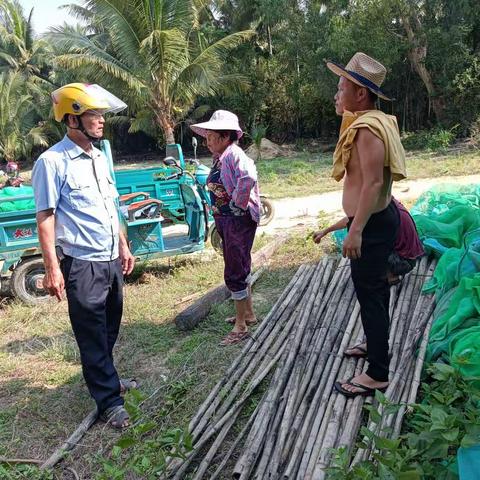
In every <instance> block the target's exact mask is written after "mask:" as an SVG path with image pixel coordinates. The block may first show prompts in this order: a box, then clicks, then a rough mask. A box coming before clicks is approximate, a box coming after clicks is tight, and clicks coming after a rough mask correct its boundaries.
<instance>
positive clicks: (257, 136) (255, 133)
mask: <svg viewBox="0 0 480 480" xmlns="http://www.w3.org/2000/svg"><path fill="white" fill-rule="evenodd" d="M266 134H267V127H266V126H265V125H260V124H259V125H255V126H254V127H253V129H252V133H251V135H250V136H251V137H252V141H253V144H254V145H255V148H256V149H257V153H258V160H261V159H262V150H261V147H262V140H263V139H264V138H265V135H266Z"/></svg>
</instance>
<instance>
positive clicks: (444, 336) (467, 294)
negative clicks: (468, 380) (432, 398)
mask: <svg viewBox="0 0 480 480" xmlns="http://www.w3.org/2000/svg"><path fill="white" fill-rule="evenodd" d="M444 297H445V298H442V300H441V301H440V302H439V303H438V305H437V308H436V310H435V312H434V322H433V325H432V329H431V331H430V338H429V341H428V348H427V356H426V359H427V361H432V360H436V359H438V358H439V357H440V356H442V355H447V354H448V353H449V352H450V351H451V345H452V342H455V341H456V340H457V339H458V338H463V337H464V336H465V332H466V331H467V329H470V328H471V327H480V273H477V274H476V275H474V276H473V277H464V278H462V279H461V280H460V284H459V285H458V287H456V288H454V289H453V290H451V291H449V292H448V293H447V294H446V295H445V296H444ZM479 348H480V343H479ZM478 371H479V374H480V362H479V363H478Z"/></svg>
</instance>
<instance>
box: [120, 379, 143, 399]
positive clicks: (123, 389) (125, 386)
mask: <svg viewBox="0 0 480 480" xmlns="http://www.w3.org/2000/svg"><path fill="white" fill-rule="evenodd" d="M138 387H139V383H138V382H137V380H136V379H135V378H121V379H120V395H124V394H125V393H127V392H128V391H129V390H132V389H133V388H138Z"/></svg>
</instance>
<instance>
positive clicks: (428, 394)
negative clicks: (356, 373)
mask: <svg viewBox="0 0 480 480" xmlns="http://www.w3.org/2000/svg"><path fill="white" fill-rule="evenodd" d="M429 373H430V375H431V380H432V381H431V383H423V384H422V397H423V399H422V402H421V403H419V404H415V405H412V406H411V409H412V410H413V412H412V414H411V415H410V416H409V417H408V419H407V422H406V428H405V433H404V434H403V435H401V436H400V437H399V438H398V439H394V440H393V439H389V438H386V435H385V434H386V433H388V432H381V431H373V432H372V431H369V430H368V429H367V428H365V427H363V428H362V430H361V433H362V435H364V436H365V437H366V438H368V440H369V441H370V442H372V445H373V447H374V453H373V457H374V459H375V462H371V461H365V462H361V463H359V464H357V465H356V466H354V467H353V468H351V469H350V466H349V465H350V455H349V453H348V451H347V450H346V449H344V448H342V449H339V450H334V451H333V454H334V456H333V466H332V467H331V468H330V469H329V470H328V478H329V479H330V480H337V479H338V480H340V479H344V480H350V479H351V480H353V479H355V480H357V479H402V480H416V479H418V480H420V479H422V480H433V479H435V480H450V479H452V480H453V479H456V478H458V473H457V469H456V453H457V450H458V448H459V447H461V446H462V447H470V446H473V445H475V444H478V443H480V409H479V405H480V391H479V390H478V389H476V388H475V386H474V385H473V384H472V383H471V382H468V381H466V380H465V379H464V378H462V377H461V376H460V374H459V373H458V372H457V371H456V370H455V369H454V368H453V367H450V366H448V365H444V364H434V365H432V366H431V368H430V369H429ZM377 400H378V401H379V404H380V405H383V407H384V411H385V413H386V414H388V413H392V412H393V411H394V409H395V408H398V405H392V404H390V403H389V402H388V401H387V400H386V399H385V397H384V396H383V395H381V394H379V395H378V396H377ZM367 409H368V410H369V411H370V416H371V418H372V420H374V421H375V422H377V421H379V420H380V414H379V413H378V411H377V410H376V408H375V407H373V406H372V405H370V406H367ZM359 446H360V447H365V446H366V445H365V444H363V442H361V443H360V444H359Z"/></svg>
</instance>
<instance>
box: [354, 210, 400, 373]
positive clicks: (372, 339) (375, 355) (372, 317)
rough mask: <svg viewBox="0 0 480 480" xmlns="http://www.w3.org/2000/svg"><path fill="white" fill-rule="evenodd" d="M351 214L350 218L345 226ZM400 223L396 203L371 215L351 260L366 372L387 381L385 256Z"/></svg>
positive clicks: (388, 296) (386, 263)
mask: <svg viewBox="0 0 480 480" xmlns="http://www.w3.org/2000/svg"><path fill="white" fill-rule="evenodd" d="M352 221H353V218H350V219H349V223H348V228H350V225H351V224H352ZM399 225H400V217H399V214H398V210H397V208H396V207H395V204H394V203H393V202H391V203H390V204H389V205H388V207H387V208H385V209H384V210H382V211H380V212H377V213H374V214H373V215H371V216H370V219H369V220H368V222H367V224H366V225H365V228H364V229H363V233H362V249H361V257H360V258H359V259H356V260H351V261H350V266H351V271H352V280H353V285H354V287H355V292H356V294H357V299H358V303H359V304H360V314H361V317H362V324H363V330H364V332H365V336H366V337H367V351H368V355H367V359H368V363H369V366H368V369H367V371H366V373H367V375H368V376H369V377H371V378H373V379H374V380H377V381H379V382H387V381H388V367H389V357H388V330H389V326H390V315H389V311H388V307H389V302H390V287H389V285H388V281H387V269H388V257H389V255H390V254H391V253H392V251H393V245H394V243H395V238H396V235H397V230H398V227H399Z"/></svg>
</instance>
